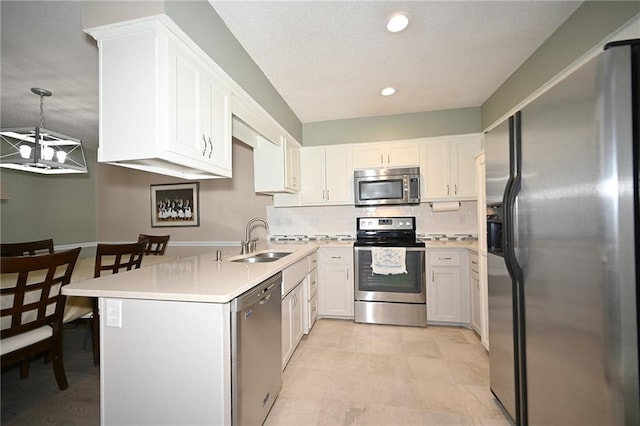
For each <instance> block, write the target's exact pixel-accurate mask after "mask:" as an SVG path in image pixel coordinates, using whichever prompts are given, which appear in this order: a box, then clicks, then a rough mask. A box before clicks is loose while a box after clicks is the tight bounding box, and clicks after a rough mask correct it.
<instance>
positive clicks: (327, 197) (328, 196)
mask: <svg viewBox="0 0 640 426" xmlns="http://www.w3.org/2000/svg"><path fill="white" fill-rule="evenodd" d="M327 201H329V190H328V189H327Z"/></svg>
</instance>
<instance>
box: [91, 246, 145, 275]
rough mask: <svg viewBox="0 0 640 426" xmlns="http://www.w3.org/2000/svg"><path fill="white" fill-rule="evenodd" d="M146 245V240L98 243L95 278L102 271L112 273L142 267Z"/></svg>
mask: <svg viewBox="0 0 640 426" xmlns="http://www.w3.org/2000/svg"><path fill="white" fill-rule="evenodd" d="M146 246H147V243H146V241H141V242H137V243H128V244H98V246H97V247H96V263H95V267H94V270H93V272H94V273H93V276H94V278H97V277H99V276H100V273H101V272H102V271H111V273H112V274H117V273H118V272H120V270H122V269H125V270H127V271H130V270H132V269H138V268H140V265H141V264H142V256H144V249H145V247H146Z"/></svg>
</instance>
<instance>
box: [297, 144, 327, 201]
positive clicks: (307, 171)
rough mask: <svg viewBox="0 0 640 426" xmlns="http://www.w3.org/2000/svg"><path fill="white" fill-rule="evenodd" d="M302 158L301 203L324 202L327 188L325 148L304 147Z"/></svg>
mask: <svg viewBox="0 0 640 426" xmlns="http://www.w3.org/2000/svg"><path fill="white" fill-rule="evenodd" d="M300 158H301V163H302V167H301V171H300V178H301V187H300V204H302V205H317V204H324V202H325V198H326V192H325V191H326V189H325V184H324V179H325V178H324V163H325V161H324V148H304V149H302V150H301V153H300Z"/></svg>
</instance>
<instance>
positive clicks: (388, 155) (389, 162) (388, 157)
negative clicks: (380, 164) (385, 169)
mask: <svg viewBox="0 0 640 426" xmlns="http://www.w3.org/2000/svg"><path fill="white" fill-rule="evenodd" d="M387 164H391V154H387Z"/></svg>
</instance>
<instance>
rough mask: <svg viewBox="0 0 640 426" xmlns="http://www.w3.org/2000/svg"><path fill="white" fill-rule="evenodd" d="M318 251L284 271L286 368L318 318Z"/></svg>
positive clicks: (283, 298)
mask: <svg viewBox="0 0 640 426" xmlns="http://www.w3.org/2000/svg"><path fill="white" fill-rule="evenodd" d="M317 265H318V254H317V253H312V254H310V255H309V256H307V257H305V258H303V259H300V260H298V261H297V262H296V263H294V264H293V265H291V266H289V267H288V268H286V269H285V270H284V271H283V272H282V369H283V370H284V368H285V367H286V366H287V363H288V362H289V359H291V356H292V355H293V353H294V352H295V350H296V348H297V347H298V343H300V340H302V336H303V335H304V334H307V333H309V330H310V329H311V327H313V323H314V322H315V320H316V318H317V317H318V308H317V300H318V299H317V289H318V273H317V271H318V269H317Z"/></svg>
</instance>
